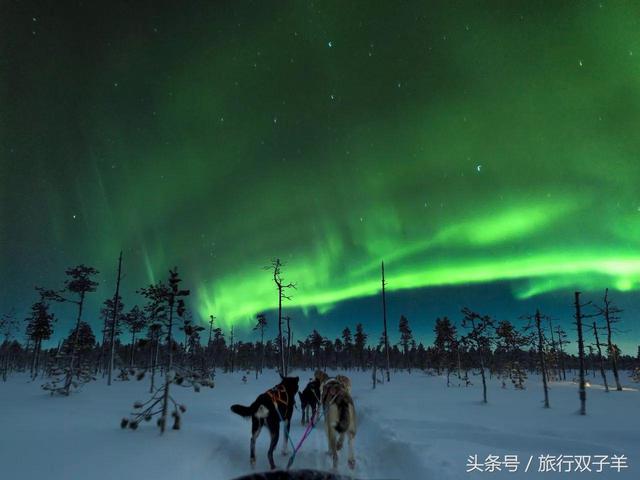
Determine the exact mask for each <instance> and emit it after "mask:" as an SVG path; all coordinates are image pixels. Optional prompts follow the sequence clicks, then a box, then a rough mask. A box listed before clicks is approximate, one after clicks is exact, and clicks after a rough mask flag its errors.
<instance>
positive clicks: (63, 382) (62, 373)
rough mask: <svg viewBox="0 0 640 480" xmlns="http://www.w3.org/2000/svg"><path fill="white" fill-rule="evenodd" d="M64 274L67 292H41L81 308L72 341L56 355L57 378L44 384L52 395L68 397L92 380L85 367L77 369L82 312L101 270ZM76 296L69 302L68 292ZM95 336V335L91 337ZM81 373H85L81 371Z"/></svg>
mask: <svg viewBox="0 0 640 480" xmlns="http://www.w3.org/2000/svg"><path fill="white" fill-rule="evenodd" d="M65 273H66V274H67V277H68V278H67V280H66V281H65V290H63V291H62V292H55V291H53V290H48V291H44V290H42V294H43V297H44V298H46V299H49V300H54V301H59V302H70V303H74V304H76V305H77V306H78V317H77V319H76V326H75V328H74V329H73V330H72V333H73V335H72V338H70V339H69V341H68V344H67V346H66V348H65V349H63V351H62V352H61V353H60V352H59V354H58V356H57V359H56V360H57V362H56V364H55V367H54V368H53V370H52V372H51V373H52V374H53V376H54V379H52V380H51V381H49V382H47V383H45V384H44V385H43V386H42V388H43V389H45V390H48V391H49V392H51V395H54V394H59V395H64V396H68V395H69V393H70V392H71V389H72V388H73V389H77V388H78V387H79V386H80V385H82V384H83V383H85V382H86V381H89V380H91V379H93V376H92V375H86V373H87V372H86V371H85V368H84V367H83V368H82V369H79V368H78V348H79V340H80V334H81V332H82V329H81V328H80V324H81V323H82V309H83V307H84V301H85V297H86V295H87V293H91V292H95V291H96V288H97V286H98V282H96V281H95V280H94V279H93V277H94V276H95V275H97V274H98V270H96V269H95V268H93V267H88V266H86V265H78V266H76V267H73V268H68V269H67V270H66V271H65ZM65 292H67V293H71V294H75V295H76V296H77V300H72V299H70V298H69V297H68V296H67V295H66V293H65ZM92 335H93V334H92ZM81 370H82V371H81Z"/></svg>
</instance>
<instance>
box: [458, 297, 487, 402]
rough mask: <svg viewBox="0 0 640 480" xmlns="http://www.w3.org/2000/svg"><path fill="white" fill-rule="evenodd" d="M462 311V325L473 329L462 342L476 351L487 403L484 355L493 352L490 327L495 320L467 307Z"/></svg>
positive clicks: (483, 396)
mask: <svg viewBox="0 0 640 480" xmlns="http://www.w3.org/2000/svg"><path fill="white" fill-rule="evenodd" d="M462 313H463V314H464V319H463V320H462V326H463V327H465V328H470V329H471V330H470V332H469V333H468V334H467V335H465V336H464V337H462V343H463V344H465V345H467V346H469V347H471V348H473V349H474V350H475V351H476V355H477V357H478V364H479V368H480V375H481V377H482V401H483V403H487V379H486V375H485V370H484V369H485V360H484V357H485V355H486V354H488V353H490V352H491V344H492V342H493V336H492V335H491V332H490V328H492V327H493V320H492V319H491V317H489V316H488V315H480V314H478V313H476V312H473V311H471V310H470V309H468V308H466V307H465V308H464V309H463V310H462Z"/></svg>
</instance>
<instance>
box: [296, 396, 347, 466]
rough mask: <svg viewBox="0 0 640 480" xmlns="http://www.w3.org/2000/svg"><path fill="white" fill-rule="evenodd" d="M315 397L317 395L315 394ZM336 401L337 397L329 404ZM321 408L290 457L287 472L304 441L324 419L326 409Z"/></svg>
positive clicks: (332, 398) (317, 410)
mask: <svg viewBox="0 0 640 480" xmlns="http://www.w3.org/2000/svg"><path fill="white" fill-rule="evenodd" d="M314 395H315V392H314ZM335 399H336V395H334V396H333V397H331V401H330V402H329V404H331V403H333V401H334V400H335ZM318 400H319V399H318ZM320 406H321V405H320V404H318V408H317V409H316V413H315V414H314V415H313V416H312V417H311V421H310V422H309V424H308V425H307V428H306V430H305V431H304V433H303V434H302V437H301V438H300V441H298V445H297V446H296V447H294V448H293V453H292V454H291V457H289V463H287V470H289V469H290V468H291V465H293V462H294V461H295V459H296V454H297V453H298V450H300V447H302V444H303V443H304V441H305V440H306V439H307V438H308V437H309V435H310V434H311V431H312V430H313V429H314V427H315V426H316V425H317V424H318V422H320V419H321V418H322V415H324V409H322V411H320ZM318 412H320V415H318ZM316 415H317V416H318V418H315V417H316Z"/></svg>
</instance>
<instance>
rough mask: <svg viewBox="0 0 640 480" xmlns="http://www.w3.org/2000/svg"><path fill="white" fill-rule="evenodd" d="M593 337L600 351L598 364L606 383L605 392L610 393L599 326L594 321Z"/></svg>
mask: <svg viewBox="0 0 640 480" xmlns="http://www.w3.org/2000/svg"><path fill="white" fill-rule="evenodd" d="M593 336H594V337H595V339H596V348H597V349H598V364H599V365H600V375H601V376H602V381H603V382H604V391H605V392H608V391H609V383H608V382H607V375H606V374H605V373H604V359H603V358H602V348H601V344H600V337H599V336H598V325H597V322H596V321H595V320H594V321H593Z"/></svg>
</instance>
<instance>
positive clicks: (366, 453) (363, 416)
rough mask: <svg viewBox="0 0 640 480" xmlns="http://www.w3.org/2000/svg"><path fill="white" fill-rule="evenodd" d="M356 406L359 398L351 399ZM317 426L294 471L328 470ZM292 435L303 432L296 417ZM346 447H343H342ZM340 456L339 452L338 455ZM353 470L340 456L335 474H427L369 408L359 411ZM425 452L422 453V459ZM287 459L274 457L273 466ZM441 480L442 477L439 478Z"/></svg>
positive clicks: (322, 432) (415, 454)
mask: <svg viewBox="0 0 640 480" xmlns="http://www.w3.org/2000/svg"><path fill="white" fill-rule="evenodd" d="M354 401H355V402H356V406H357V405H358V399H357V398H354ZM322 422H323V420H321V423H320V424H318V425H317V426H316V428H315V429H314V431H313V434H312V435H310V436H309V438H308V439H307V441H306V442H305V444H304V447H303V448H302V449H301V450H300V451H299V452H298V454H297V456H296V460H295V465H294V467H295V468H300V469H304V468H308V469H315V470H324V471H331V457H330V456H329V455H328V452H327V437H326V434H325V430H324V423H322ZM291 431H292V435H293V436H294V438H298V437H299V436H300V435H302V433H303V432H304V428H303V427H302V425H300V422H299V418H298V422H296V425H295V426H294V425H292V427H291ZM343 448H346V445H345V446H344V447H343ZM340 453H342V452H340ZM355 454H356V468H355V470H353V471H352V470H349V468H348V466H347V459H346V456H343V455H340V456H339V464H338V469H337V471H336V472H335V473H336V474H338V475H345V476H349V477H352V478H359V479H376V478H394V479H409V478H424V477H425V476H427V474H428V469H427V467H426V465H424V464H423V462H422V461H421V457H420V454H419V452H417V451H416V450H415V449H414V448H413V447H412V446H411V445H410V444H408V443H405V442H403V441H401V440H399V439H398V438H397V437H396V435H395V434H394V433H393V432H391V431H389V430H387V429H385V428H383V427H382V426H380V425H379V424H378V423H377V422H376V420H375V415H374V414H373V411H372V410H371V409H370V408H366V407H360V408H359V410H358V433H357V435H356V437H355ZM425 454H426V452H423V456H424V455H425ZM287 459H288V457H282V456H280V455H279V458H276V463H278V464H279V465H283V464H284V465H286V460H287ZM440 478H443V477H442V476H440Z"/></svg>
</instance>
